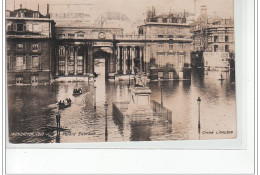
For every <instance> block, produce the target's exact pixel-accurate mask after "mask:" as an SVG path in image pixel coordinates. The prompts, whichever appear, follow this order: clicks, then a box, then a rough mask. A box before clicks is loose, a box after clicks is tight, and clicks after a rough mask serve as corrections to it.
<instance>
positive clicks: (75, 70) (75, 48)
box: [73, 46, 78, 75]
mask: <svg viewBox="0 0 260 175" xmlns="http://www.w3.org/2000/svg"><path fill="white" fill-rule="evenodd" d="M73 51H74V66H75V67H74V75H77V74H78V60H77V56H78V46H74V49H73Z"/></svg>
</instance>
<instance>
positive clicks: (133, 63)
mask: <svg viewBox="0 0 260 175" xmlns="http://www.w3.org/2000/svg"><path fill="white" fill-rule="evenodd" d="M134 58H135V47H132V64H131V67H132V68H131V70H132V74H134V73H135V72H134V66H135V62H134Z"/></svg>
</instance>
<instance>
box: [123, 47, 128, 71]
mask: <svg viewBox="0 0 260 175" xmlns="http://www.w3.org/2000/svg"><path fill="white" fill-rule="evenodd" d="M126 56H127V47H124V61H123V63H124V70H123V74H126V68H127V61H126Z"/></svg>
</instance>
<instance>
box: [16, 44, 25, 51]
mask: <svg viewBox="0 0 260 175" xmlns="http://www.w3.org/2000/svg"><path fill="white" fill-rule="evenodd" d="M16 50H17V51H23V50H24V44H16Z"/></svg>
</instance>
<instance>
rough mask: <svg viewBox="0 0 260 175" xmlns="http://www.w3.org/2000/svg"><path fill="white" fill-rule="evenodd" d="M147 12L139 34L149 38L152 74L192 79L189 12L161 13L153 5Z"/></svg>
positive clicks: (152, 76)
mask: <svg viewBox="0 0 260 175" xmlns="http://www.w3.org/2000/svg"><path fill="white" fill-rule="evenodd" d="M147 14H148V15H147V19H146V23H145V24H144V25H142V26H140V27H139V34H141V35H144V38H146V43H145V50H147V52H148V54H149V64H147V66H149V68H148V70H149V74H150V78H151V79H158V78H162V79H178V78H180V79H183V78H184V79H190V51H191V49H192V39H191V33H190V26H189V24H187V23H186V17H185V13H184V16H183V17H180V16H175V15H173V14H168V15H159V16H157V15H156V14H155V9H154V8H153V9H152V10H149V11H148V13H147Z"/></svg>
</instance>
